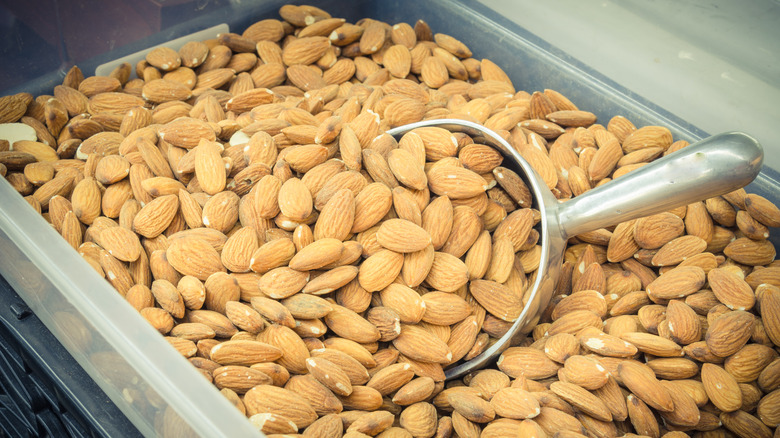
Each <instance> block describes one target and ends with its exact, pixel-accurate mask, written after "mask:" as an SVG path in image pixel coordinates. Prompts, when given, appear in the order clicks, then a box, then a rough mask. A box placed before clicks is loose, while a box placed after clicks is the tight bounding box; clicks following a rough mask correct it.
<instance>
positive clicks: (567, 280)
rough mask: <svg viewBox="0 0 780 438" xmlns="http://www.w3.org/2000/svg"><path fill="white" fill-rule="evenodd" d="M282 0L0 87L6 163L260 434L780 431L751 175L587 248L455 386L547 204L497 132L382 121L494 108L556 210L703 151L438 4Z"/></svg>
mask: <svg viewBox="0 0 780 438" xmlns="http://www.w3.org/2000/svg"><path fill="white" fill-rule="evenodd" d="M279 13H280V15H281V20H277V19H266V20H262V21H259V22H257V23H255V24H253V25H252V26H250V27H249V28H248V29H246V30H245V31H244V32H243V34H240V35H239V34H233V33H229V34H222V35H220V36H218V37H217V38H215V39H213V40H208V41H203V42H190V43H187V44H186V45H184V46H183V47H182V48H181V49H179V50H178V51H174V50H172V49H170V48H165V47H163V48H157V49H154V50H152V51H150V52H149V53H148V54H147V56H146V59H145V60H143V61H141V62H139V63H138V64H137V65H136V66H135V69H133V67H132V66H130V65H129V64H124V65H121V66H119V67H117V68H116V69H115V70H114V71H113V72H112V73H111V75H110V76H106V77H99V76H93V77H87V78H84V77H83V74H82V72H81V71H80V70H79V69H78V68H77V67H73V68H72V69H71V70H70V71H69V72H68V74H67V75H66V76H65V78H64V80H63V83H62V85H59V86H57V87H55V89H54V91H53V93H54V94H53V95H44V96H38V97H36V98H34V99H33V96H31V95H29V94H26V93H21V94H17V95H13V96H5V97H2V98H0V123H16V122H19V123H22V124H25V125H27V126H29V127H31V128H32V129H33V130H34V131H35V133H36V136H37V140H35V141H33V140H20V141H16V142H14V143H13V144H12V145H11V144H9V142H8V141H5V140H0V174H2V175H3V176H4V177H5V179H6V180H7V181H8V182H9V183H10V184H11V185H12V186H13V187H14V188H15V189H16V190H17V191H18V192H19V193H20V194H21V195H23V196H24V197H25V199H26V200H27V201H28V202H29V204H30V205H31V206H32V207H33V208H35V209H36V210H38V211H39V212H41V214H42V215H43V216H44V217H45V218H46V219H47V220H48V221H49V222H50V223H51V224H52V226H53V227H54V228H55V229H56V230H57V231H58V232H60V233H61V234H62V236H63V237H64V238H65V239H66V240H67V241H68V243H70V244H71V245H72V246H73V247H74V248H75V249H77V250H78V252H79V253H80V254H81V255H82V256H83V258H84V260H86V261H87V262H88V263H89V264H90V265H91V266H92V267H93V268H94V269H95V270H96V271H97V272H98V273H99V274H100V275H102V276H103V277H104V278H105V279H106V280H107V281H108V282H109V283H110V284H111V285H112V286H113V287H114V288H115V289H116V290H117V291H118V292H119V293H120V294H122V295H123V296H124V297H125V298H126V299H127V301H128V302H129V303H130V304H131V305H132V306H133V307H135V308H136V309H137V310H138V311H139V312H140V314H141V315H142V316H143V317H144V318H145V319H146V320H148V321H149V323H150V324H151V325H152V326H154V327H155V328H156V329H157V330H158V331H159V332H160V333H162V334H163V335H164V336H165V339H167V340H168V341H169V342H170V344H171V345H172V346H173V347H174V348H176V349H177V350H178V351H179V352H180V353H181V354H182V355H184V356H185V357H186V358H188V360H189V361H190V362H191V363H192V365H193V366H194V367H196V368H197V369H198V370H199V371H200V372H201V373H202V374H203V376H204V377H205V378H207V379H208V380H210V381H212V382H213V383H214V385H216V387H217V388H219V389H220V390H221V392H222V394H223V395H224V396H225V397H226V398H227V399H228V400H229V401H230V402H232V403H233V404H235V406H236V407H237V408H238V409H239V410H240V411H241V412H243V413H245V414H246V415H247V416H248V417H249V419H250V421H252V422H253V423H254V424H255V425H256V426H257V427H258V428H259V429H261V430H262V431H263V432H265V433H266V434H268V435H269V436H274V435H280V436H281V435H284V436H296V434H298V435H297V436H311V437H339V436H345V437H346V436H349V437H362V436H380V437H409V436H413V437H432V436H436V437H449V436H460V437H479V436H482V437H501V436H529V437H530V436H534V437H545V436H558V437H576V436H592V437H616V436H649V437H661V436H664V437H677V436H691V435H692V436H701V437H721V436H722V437H727V436H739V437H772V436H778V433H780V432H776V431H777V430H778V429H777V426H778V424H779V423H780V389H779V388H780V357H779V356H778V348H779V346H780V288H779V287H780V265H778V264H777V262H775V248H774V247H773V245H772V244H771V243H770V242H769V241H768V240H767V238H768V236H769V230H768V228H770V227H777V226H778V225H780V210H779V209H778V208H777V207H776V206H775V205H773V204H772V203H771V202H770V201H768V200H767V199H765V198H763V197H761V196H758V195H755V194H747V193H746V192H745V191H744V190H742V189H740V190H737V191H734V192H732V193H729V194H727V195H724V196H722V197H715V198H711V199H707V200H706V201H703V202H697V203H694V204H691V205H688V206H687V207H682V208H678V209H674V210H672V211H669V212H666V213H662V214H658V215H654V216H650V217H646V218H642V219H638V220H632V221H629V222H625V223H621V224H619V225H617V226H616V227H614V228H610V229H601V230H598V231H594V232H590V233H586V234H583V235H579V236H576V237H575V238H572V239H571V240H570V242H569V246H568V248H567V250H566V254H565V263H564V266H563V271H562V272H563V274H562V277H561V280H560V283H559V284H558V286H557V290H556V295H555V297H554V298H553V300H552V302H551V303H550V305H549V306H548V307H547V308H546V309H545V310H544V312H542V314H541V315H539V318H538V323H537V324H536V325H535V326H534V327H533V328H532V332H531V333H530V336H529V337H522V336H521V337H519V338H518V339H516V340H515V341H514V342H513V344H512V346H511V347H509V348H508V349H507V350H506V351H504V352H503V354H502V355H501V357H500V358H499V359H498V361H497V362H496V364H495V366H493V367H489V368H486V369H483V370H480V371H477V372H474V373H472V374H469V375H467V376H465V377H463V378H462V379H460V380H455V381H449V382H445V381H444V370H445V369H446V368H447V367H448V366H450V365H452V364H454V363H458V362H460V361H464V360H469V359H471V358H474V357H476V356H478V355H479V354H480V353H481V352H483V351H485V349H487V348H488V347H489V346H490V345H491V344H492V343H494V342H495V341H496V340H497V339H498V338H500V337H501V336H502V335H503V334H504V333H506V331H507V330H508V329H509V327H510V326H511V325H512V322H513V321H514V320H515V319H516V318H517V317H518V316H519V314H520V312H521V311H522V309H523V307H524V305H525V304H526V302H527V299H528V294H530V292H531V291H530V290H529V284H533V281H534V279H535V273H536V270H537V268H538V266H539V263H540V248H541V242H540V235H539V232H538V230H537V229H536V228H535V226H536V224H537V222H538V221H539V212H538V211H536V210H534V209H533V208H532V207H533V202H532V201H533V200H532V197H531V194H530V192H529V190H528V188H527V187H526V186H525V185H524V183H523V181H522V179H521V178H520V177H519V176H518V175H517V174H516V173H515V172H514V171H513V170H512V169H511V167H512V166H511V165H509V164H507V163H504V162H503V157H502V156H501V155H500V154H499V153H498V152H496V151H495V150H494V149H492V148H491V147H489V146H485V145H484V144H482V143H481V140H480V139H479V138H471V137H469V136H467V135H465V134H461V133H451V132H449V131H446V130H444V129H441V128H435V127H428V128H418V129H415V130H412V131H410V132H409V133H407V134H404V135H403V136H401V137H400V138H394V137H392V136H390V135H388V134H387V133H386V132H385V131H387V130H388V129H390V128H392V127H396V126H400V125H404V124H407V123H411V122H416V121H420V120H426V119H438V118H445V117H446V118H459V119H465V120H470V121H473V122H477V123H481V124H484V125H485V126H487V127H489V128H491V129H493V130H495V131H496V132H498V133H499V134H500V135H501V136H503V137H504V138H505V139H506V140H507V141H509V143H510V144H511V145H512V146H513V147H514V148H516V149H517V151H518V152H520V154H521V155H522V156H523V157H524V158H525V159H526V160H527V161H528V162H529V163H530V164H531V165H532V166H533V167H534V169H535V170H536V171H537V172H538V173H539V174H540V175H541V176H542V178H543V180H544V181H545V183H546V184H547V186H548V187H549V188H550V189H551V190H552V191H553V193H555V195H556V196H557V197H558V198H559V199H561V200H566V199H569V198H571V197H574V196H577V195H580V194H582V193H584V192H586V191H588V190H590V189H591V188H593V187H596V186H598V185H601V184H604V183H607V182H609V181H610V180H612V179H614V178H618V177H620V176H621V175H624V174H625V173H627V172H630V171H632V170H634V169H637V168H639V167H641V166H643V165H644V164H646V163H648V162H650V161H652V160H654V159H656V158H658V157H660V156H664V155H666V154H669V153H671V152H674V151H676V150H679V149H680V148H683V147H685V146H687V143H686V142H685V141H681V140H678V141H673V138H672V135H671V133H670V131H669V130H668V129H666V128H664V127H660V126H645V127H641V128H636V127H635V126H634V125H633V124H632V123H631V122H630V121H629V120H627V119H626V118H624V117H621V116H615V117H614V118H612V119H611V120H610V121H609V123H608V124H607V126H606V127H605V126H603V125H600V124H597V123H596V117H595V116H594V115H593V114H592V113H589V112H587V111H582V110H580V109H578V108H577V107H576V106H575V104H573V103H572V102H571V101H569V100H568V99H567V98H566V97H564V96H563V95H561V94H560V93H558V92H555V91H553V90H544V91H542V92H539V91H536V92H533V93H528V92H525V91H516V89H515V86H514V85H513V83H512V81H511V80H510V78H509V77H508V76H507V75H506V74H505V73H504V71H503V70H502V69H501V68H500V67H499V66H497V65H496V64H495V63H493V62H491V61H490V60H487V59H482V60H479V59H476V58H473V57H472V53H471V51H470V50H469V48H468V47H467V46H466V45H464V44H463V43H462V42H460V41H458V40H456V39H455V38H453V37H451V36H448V35H445V34H441V33H437V34H434V33H432V31H431V30H430V28H429V27H428V25H427V24H426V23H425V22H423V21H421V20H420V21H418V22H417V23H416V24H415V25H414V26H413V27H412V26H410V25H409V24H406V23H398V24H395V25H389V24H387V23H384V22H381V21H377V20H374V19H363V20H360V21H358V22H357V23H356V24H350V23H346V22H345V20H343V19H339V18H332V17H331V16H330V15H329V14H328V13H326V12H324V11H322V10H320V9H318V8H316V7H312V6H292V5H288V6H284V7H282V8H281V9H280V11H279ZM133 70H134V71H135V74H136V76H137V78H133V79H131V75H132V72H133ZM530 330H531V328H529V331H530ZM160 424H162V426H161V427H162V428H163V429H164V428H165V427H166V426H165V424H164V422H162V423H160ZM161 432H164V430H162V431H161Z"/></svg>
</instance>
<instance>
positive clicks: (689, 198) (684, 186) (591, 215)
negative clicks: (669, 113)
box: [558, 132, 764, 236]
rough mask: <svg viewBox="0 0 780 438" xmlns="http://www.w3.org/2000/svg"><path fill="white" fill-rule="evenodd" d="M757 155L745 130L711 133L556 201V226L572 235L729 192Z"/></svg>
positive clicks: (757, 164)
mask: <svg viewBox="0 0 780 438" xmlns="http://www.w3.org/2000/svg"><path fill="white" fill-rule="evenodd" d="M763 156H764V155H763V150H762V148H761V145H760V144H759V143H758V141H757V140H756V139H754V138H753V137H751V136H749V135H747V134H743V133H740V132H727V133H723V134H718V135H714V136H712V137H709V138H706V139H704V140H702V141H700V142H698V143H695V144H692V145H690V146H688V147H685V148H683V149H681V150H679V151H677V152H675V153H672V154H669V155H668V156H666V157H663V158H661V159H658V160H655V161H653V162H652V163H650V164H647V165H645V166H643V167H641V168H639V169H636V170H634V171H632V172H630V173H628V174H626V175H623V176H621V177H619V178H618V179H616V180H614V181H611V182H609V183H607V184H604V185H603V186H600V187H597V188H595V189H593V190H590V191H588V192H586V193H585V194H583V195H580V196H578V197H576V198H573V199H571V200H568V201H566V202H563V203H561V204H560V205H559V207H558V218H559V222H560V226H561V228H562V231H563V234H564V235H565V236H576V235H577V234H580V233H584V232H587V231H593V230H597V229H599V228H603V227H608V226H611V225H616V224H618V223H620V222H624V221H627V220H631V219H636V218H640V217H644V216H648V215H651V214H656V213H661V212H664V211H668V210H670V209H672V208H675V207H679V206H682V205H687V204H690V203H693V202H696V201H701V200H704V199H707V198H711V197H713V196H718V195H722V194H724V193H728V192H731V191H733V190H736V189H738V188H741V187H744V186H746V185H747V184H749V183H750V182H751V181H753V179H754V178H755V177H756V176H757V175H758V172H759V171H760V170H761V163H762V162H763Z"/></svg>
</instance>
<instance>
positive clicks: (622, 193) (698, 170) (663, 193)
mask: <svg viewBox="0 0 780 438" xmlns="http://www.w3.org/2000/svg"><path fill="white" fill-rule="evenodd" d="M424 126H438V127H442V128H445V129H448V130H450V131H453V132H463V133H466V134H469V135H471V136H480V137H483V138H484V139H485V141H486V143H488V144H489V145H490V146H492V147H495V148H496V149H498V150H499V151H501V153H502V154H503V155H504V156H505V157H506V158H507V159H508V160H509V161H510V162H511V161H513V162H514V164H516V166H514V169H513V170H515V171H516V172H517V173H518V175H520V176H521V177H522V178H523V179H524V181H525V183H526V184H527V185H528V187H529V188H530V190H531V192H532V194H533V197H534V205H533V207H534V208H536V209H538V210H539V211H540V212H541V221H540V222H539V225H540V226H541V229H540V230H538V231H539V235H540V243H541V247H542V251H541V262H540V264H539V269H538V272H537V274H536V281H535V282H534V284H533V285H531V286H529V287H531V288H532V290H531V294H530V296H529V300H528V304H526V306H525V308H524V309H523V311H522V313H521V314H520V316H519V317H518V318H517V320H516V321H515V322H514V323H513V324H512V327H511V328H510V330H509V331H508V332H507V333H506V334H504V336H502V337H501V339H499V340H498V341H497V342H496V343H495V344H493V345H492V346H491V347H490V348H488V349H487V350H486V351H484V352H483V353H482V354H480V355H479V356H477V357H475V358H474V359H472V360H470V361H467V362H464V363H462V364H459V365H456V366H453V367H451V368H449V369H448V370H446V377H447V379H453V378H457V377H460V376H462V375H464V374H466V373H469V372H471V371H475V370H478V369H481V368H483V367H484V366H486V365H487V364H488V363H489V362H490V361H491V360H493V359H494V358H495V357H496V356H498V355H499V354H501V352H503V351H504V350H505V349H506V348H507V347H508V346H509V343H510V341H511V340H512V338H514V337H515V336H516V335H517V334H519V333H528V332H530V331H531V330H532V329H533V326H534V325H535V324H536V323H537V322H538V317H539V315H540V313H541V312H542V311H543V310H544V309H545V308H546V307H547V305H548V304H549V303H550V300H551V299H552V295H553V292H554V290H555V286H556V284H557V282H558V277H559V275H560V270H561V264H562V260H563V255H564V251H565V250H566V242H567V240H568V239H569V238H570V237H572V236H576V235H578V234H581V233H584V232H587V231H594V230H597V229H599V228H604V227H608V226H612V225H616V224H618V223H620V222H624V221H628V220H631V219H636V218H640V217H644V216H649V215H652V214H656V213H661V212H664V211H668V210H670V209H672V208H675V207H680V206H683V205H688V204H690V203H693V202H697V201H701V200H704V199H707V198H711V197H713V196H718V195H722V194H724V193H728V192H731V191H733V190H736V189H738V188H741V187H744V186H745V185H747V184H748V183H750V182H751V181H753V179H754V178H755V177H756V176H757V175H758V173H759V171H760V170H761V164H762V162H763V156H764V154H763V149H762V148H761V145H760V144H759V143H758V141H757V140H756V139H754V138H753V137H751V136H749V135H747V134H743V133H739V132H727V133H723V134H718V135H714V136H712V137H709V138H706V139H704V140H702V141H700V142H697V143H695V144H692V145H689V146H688V147H685V148H683V149H681V150H679V151H677V152H674V153H672V154H669V155H668V156H666V157H663V158H660V159H658V160H655V161H653V162H651V163H650V164H647V165H645V166H643V167H641V168H639V169H636V170H634V171H632V172H630V173H628V174H626V175H623V176H621V177H620V178H618V179H615V180H613V181H610V182H609V183H607V184H604V185H602V186H600V187H597V188H594V189H592V190H589V191H588V192H586V193H584V194H582V195H580V196H577V197H575V198H572V199H570V200H567V201H565V202H561V201H558V199H556V198H555V196H553V194H552V192H550V190H549V189H548V188H547V186H546V185H545V183H544V181H543V180H542V179H541V177H540V176H539V175H538V174H537V173H536V172H535V171H534V170H533V168H531V165H530V164H528V162H526V161H525V160H524V159H523V157H522V156H520V154H519V153H518V152H517V151H516V150H515V149H514V148H513V147H512V146H510V145H509V143H507V142H506V141H504V139H502V138H501V137H500V136H499V135H498V134H496V133H495V132H493V131H491V130H490V129H487V128H485V127H484V126H481V125H478V124H476V123H472V122H468V121H464V120H457V119H439V120H426V121H422V122H417V123H412V124H409V125H404V126H399V127H397V128H394V129H391V130H389V131H387V132H388V133H389V134H390V135H393V136H395V137H400V136H401V135H403V134H405V133H407V132H409V131H411V130H412V129H415V128H420V127H424ZM505 165H506V166H507V167H510V168H511V167H513V166H511V164H506V162H505Z"/></svg>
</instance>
